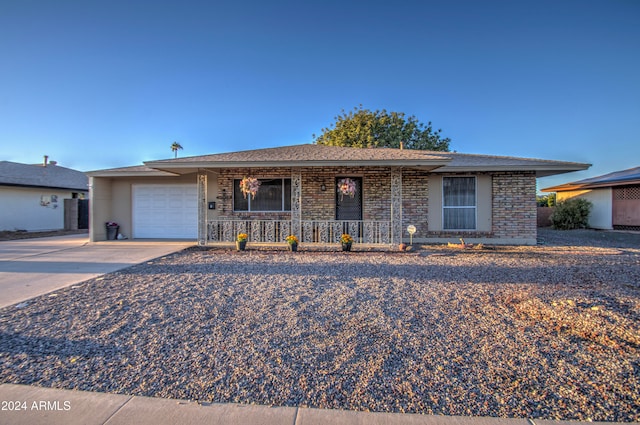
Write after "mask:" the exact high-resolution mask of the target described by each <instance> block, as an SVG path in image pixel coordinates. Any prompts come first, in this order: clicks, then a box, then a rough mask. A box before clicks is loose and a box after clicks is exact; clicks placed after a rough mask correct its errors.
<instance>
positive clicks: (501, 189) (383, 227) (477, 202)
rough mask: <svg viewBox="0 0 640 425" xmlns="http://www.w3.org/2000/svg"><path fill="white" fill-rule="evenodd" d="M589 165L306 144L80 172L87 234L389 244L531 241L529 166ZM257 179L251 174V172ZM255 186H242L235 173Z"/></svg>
mask: <svg viewBox="0 0 640 425" xmlns="http://www.w3.org/2000/svg"><path fill="white" fill-rule="evenodd" d="M588 167H589V165H588V164H580V163H573V162H560V161H548V160H538V159H527V158H512V157H500V156H488V155H469V154H460V153H455V152H432V151H418V150H409V149H389V148H379V149H360V148H346V147H337V146H324V145H315V144H304V145H296V146H284V147H277V148H268V149H258V150H249V151H242V152H231V153H221V154H214V155H204V156H194V157H186V158H177V159H167V160H159V161H149V162H145V163H144V165H142V166H134V167H125V168H116V169H107V170H99V171H93V172H90V173H88V174H89V176H90V181H91V183H90V185H91V213H90V214H91V222H92V223H94V224H96V225H95V226H93V227H92V228H91V230H90V237H91V240H92V241H99V240H104V239H105V237H106V229H105V226H104V223H105V222H109V221H114V222H117V223H118V224H119V225H120V233H122V234H123V235H124V236H126V237H129V238H134V239H138V238H187V239H191V238H193V239H196V238H197V240H198V242H199V243H200V244H201V245H206V244H209V243H215V242H230V241H233V240H235V237H236V235H237V233H239V232H243V233H247V234H248V235H249V242H282V241H284V239H285V237H286V236H287V235H289V234H294V235H296V236H297V237H298V238H299V239H300V242H301V243H303V244H304V243H333V242H337V241H338V240H339V238H340V235H341V234H342V233H349V234H351V236H353V237H354V239H355V241H356V242H360V243H372V244H390V245H393V244H397V243H399V242H400V241H402V240H404V241H408V240H409V234H408V233H407V231H406V229H407V226H409V225H413V226H415V227H416V233H415V235H414V238H413V240H414V242H417V243H426V242H444V241H451V240H453V241H457V239H458V238H460V237H464V238H465V240H468V241H470V242H473V241H482V242H490V243H495V244H535V243H536V200H535V199H536V198H535V194H536V177H543V176H549V175H554V174H560V173H566V172H571V171H577V170H584V169H586V168H588ZM254 179H255V180H254ZM247 183H252V184H255V185H257V184H258V183H259V187H258V188H257V192H254V193H251V192H249V193H247V191H245V192H243V191H242V188H243V184H247Z"/></svg>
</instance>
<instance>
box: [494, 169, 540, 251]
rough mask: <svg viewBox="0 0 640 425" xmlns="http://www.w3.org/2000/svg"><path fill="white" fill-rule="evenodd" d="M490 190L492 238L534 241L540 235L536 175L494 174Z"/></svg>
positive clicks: (519, 173)
mask: <svg viewBox="0 0 640 425" xmlns="http://www.w3.org/2000/svg"><path fill="white" fill-rule="evenodd" d="M491 191H492V196H493V202H492V213H493V221H492V224H493V225H492V233H493V237H495V238H506V239H508V238H526V239H530V238H533V239H535V238H536V236H537V227H536V226H537V218H536V217H537V211H536V209H537V205H536V196H535V195H536V176H535V173H533V172H514V173H494V174H493V184H492V190H491Z"/></svg>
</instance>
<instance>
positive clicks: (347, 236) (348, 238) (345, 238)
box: [340, 233, 353, 243]
mask: <svg viewBox="0 0 640 425" xmlns="http://www.w3.org/2000/svg"><path fill="white" fill-rule="evenodd" d="M340 242H342V243H352V242H353V238H352V237H351V235H350V234H348V233H343V234H342V236H340Z"/></svg>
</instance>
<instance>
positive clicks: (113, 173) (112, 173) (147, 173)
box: [87, 169, 179, 177]
mask: <svg viewBox="0 0 640 425" xmlns="http://www.w3.org/2000/svg"><path fill="white" fill-rule="evenodd" d="M87 175H88V176H89V177H175V176H177V175H179V173H171V172H168V171H163V170H154V169H148V170H137V171H132V170H118V169H115V170H98V171H89V172H87Z"/></svg>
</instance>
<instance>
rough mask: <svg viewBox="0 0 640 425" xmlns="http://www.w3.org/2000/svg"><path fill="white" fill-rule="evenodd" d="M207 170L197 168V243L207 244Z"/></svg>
mask: <svg viewBox="0 0 640 425" xmlns="http://www.w3.org/2000/svg"><path fill="white" fill-rule="evenodd" d="M207 214H208V212H207V172H206V171H204V170H198V245H206V244H207Z"/></svg>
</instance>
